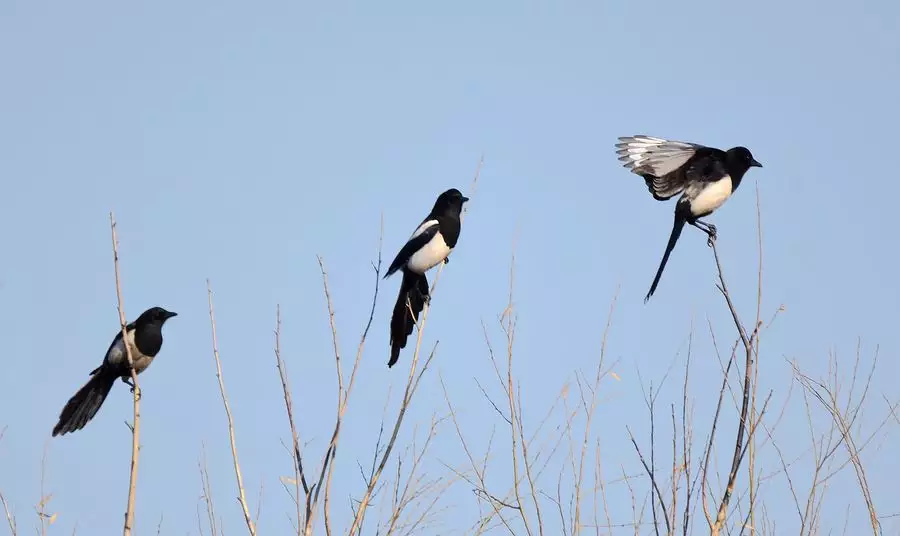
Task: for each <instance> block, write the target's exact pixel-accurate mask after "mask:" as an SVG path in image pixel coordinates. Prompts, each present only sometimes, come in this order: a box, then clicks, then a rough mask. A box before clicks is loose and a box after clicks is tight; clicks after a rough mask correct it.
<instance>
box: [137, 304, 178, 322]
mask: <svg viewBox="0 0 900 536" xmlns="http://www.w3.org/2000/svg"><path fill="white" fill-rule="evenodd" d="M173 316H178V313H175V312H172V311H166V310H165V309H163V308H162V307H151V308H149V309H147V310H146V311H144V312H143V313H141V316H139V317H138V319H137V320H135V322H134V323H135V324H155V325H157V326H160V327H162V325H163V324H165V322H166V320H168V319H170V318H172V317H173Z"/></svg>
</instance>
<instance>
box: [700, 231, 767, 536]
mask: <svg viewBox="0 0 900 536" xmlns="http://www.w3.org/2000/svg"><path fill="white" fill-rule="evenodd" d="M710 244H711V245H712V250H713V256H714V257H715V260H716V268H717V269H718V272H719V287H718V288H719V291H720V292H721V293H722V296H724V298H725V303H726V304H728V309H729V310H730V311H731V316H732V318H733V319H734V326H735V328H736V329H737V331H738V334H740V337H741V342H742V343H743V345H744V352H745V360H744V388H743V403H742V404H741V418H740V422H739V423H738V432H737V439H736V440H735V447H734V456H733V457H732V461H731V469H730V470H729V472H728V480H727V483H726V485H725V491H724V493H723V494H722V500H721V502H720V504H719V510H718V514H717V515H716V521H715V523H714V524H713V527H712V535H713V536H717V535H718V534H719V532H720V531H721V529H722V526H723V524H724V523H725V513H726V511H727V509H728V503H729V501H730V500H731V496H732V495H733V494H734V486H735V481H736V480H737V473H738V468H739V467H740V463H741V453H742V451H743V445H744V433H745V430H746V426H747V412H748V411H749V409H750V393H751V380H752V378H753V376H752V373H753V344H754V343H753V338H754V337H755V335H756V333H757V331H758V329H759V324H757V326H756V328H755V329H754V332H753V336H748V335H747V330H746V329H745V328H744V325H743V324H742V323H741V320H740V318H739V317H738V313H737V309H735V307H734V303H732V301H731V295H730V294H729V293H728V287H727V285H726V284H725V275H724V274H723V272H722V264H721V262H720V261H719V251H718V249H717V248H716V241H715V240H712V241H711V242H710Z"/></svg>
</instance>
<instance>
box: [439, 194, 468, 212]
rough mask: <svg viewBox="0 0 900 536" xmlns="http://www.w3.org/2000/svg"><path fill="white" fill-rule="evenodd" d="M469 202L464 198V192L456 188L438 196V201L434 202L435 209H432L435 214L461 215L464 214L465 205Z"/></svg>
mask: <svg viewBox="0 0 900 536" xmlns="http://www.w3.org/2000/svg"><path fill="white" fill-rule="evenodd" d="M468 200H469V198H468V197H466V196H464V195H463V194H462V192H460V191H459V190H457V189H456V188H450V189H449V190H447V191H446V192H444V193H442V194H441V195H439V196H438V198H437V201H435V202H434V208H433V209H431V212H433V213H435V214H442V213H446V212H452V213H454V214H457V215H459V213H460V212H462V206H463V203H465V202H466V201H468Z"/></svg>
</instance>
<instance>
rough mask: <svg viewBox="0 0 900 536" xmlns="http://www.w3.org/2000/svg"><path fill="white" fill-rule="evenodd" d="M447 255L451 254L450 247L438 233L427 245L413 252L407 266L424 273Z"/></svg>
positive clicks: (418, 272)
mask: <svg viewBox="0 0 900 536" xmlns="http://www.w3.org/2000/svg"><path fill="white" fill-rule="evenodd" d="M447 255H450V247H448V246H447V243H446V242H444V237H443V236H442V235H441V233H437V234H436V235H434V238H432V239H431V240H429V241H428V243H427V244H425V247H423V248H422V249H420V250H419V251H417V252H415V253H413V255H412V257H410V258H409V261H407V263H406V266H407V268H409V269H410V270H412V271H413V272H415V273H417V274H424V273H425V272H427V271H428V270H431V269H432V268H434V267H435V266H437V265H438V263H440V262H441V261H443V260H444V259H446V258H447Z"/></svg>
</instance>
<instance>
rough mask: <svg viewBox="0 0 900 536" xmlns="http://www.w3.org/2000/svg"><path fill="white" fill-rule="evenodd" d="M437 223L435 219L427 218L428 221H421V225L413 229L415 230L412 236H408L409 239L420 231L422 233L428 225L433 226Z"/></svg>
mask: <svg viewBox="0 0 900 536" xmlns="http://www.w3.org/2000/svg"><path fill="white" fill-rule="evenodd" d="M437 224H438V221H437V220H428V221H425V222H423V223H422V225H420V226H419V227H418V228H417V229H416V230H415V232H413V234H412V236H410V237H409V239H410V240H412V239H413V238H415V237H417V236H419V235H420V234H422V233H424V232H425V231H426V230H428V228H429V227H434V226H435V225H437Z"/></svg>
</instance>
